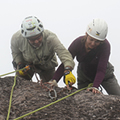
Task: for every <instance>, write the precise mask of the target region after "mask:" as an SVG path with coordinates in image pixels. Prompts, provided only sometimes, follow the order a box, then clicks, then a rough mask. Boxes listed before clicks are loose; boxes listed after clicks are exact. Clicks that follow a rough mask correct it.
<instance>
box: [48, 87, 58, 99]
mask: <svg viewBox="0 0 120 120" xmlns="http://www.w3.org/2000/svg"><path fill="white" fill-rule="evenodd" d="M48 95H49V97H50V98H51V99H52V100H53V101H55V100H56V99H57V92H56V90H55V89H51V90H49V93H48Z"/></svg>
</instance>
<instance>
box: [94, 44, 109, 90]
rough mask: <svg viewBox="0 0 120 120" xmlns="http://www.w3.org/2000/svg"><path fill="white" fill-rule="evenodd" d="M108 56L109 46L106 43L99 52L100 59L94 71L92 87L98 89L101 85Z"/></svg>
mask: <svg viewBox="0 0 120 120" xmlns="http://www.w3.org/2000/svg"><path fill="white" fill-rule="evenodd" d="M109 55H110V44H109V43H108V42H107V44H105V45H104V47H103V48H102V51H101V55H100V59H99V63H98V67H97V71H96V76H95V79H94V82H93V87H96V88H98V87H99V86H100V84H101V83H102V81H103V79H104V77H105V73H106V68H107V63H108V60H109Z"/></svg>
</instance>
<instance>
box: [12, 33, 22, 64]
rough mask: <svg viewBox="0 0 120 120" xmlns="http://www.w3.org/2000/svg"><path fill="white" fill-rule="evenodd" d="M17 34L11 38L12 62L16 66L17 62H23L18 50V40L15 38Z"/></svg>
mask: <svg viewBox="0 0 120 120" xmlns="http://www.w3.org/2000/svg"><path fill="white" fill-rule="evenodd" d="M17 36H18V33H16V34H14V35H13V36H12V38H11V51H12V57H13V60H14V61H15V62H16V63H17V64H18V63H19V62H23V56H22V52H21V51H20V50H19V40H20V38H18V37H17Z"/></svg>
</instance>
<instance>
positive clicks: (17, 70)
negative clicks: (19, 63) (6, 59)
mask: <svg viewBox="0 0 120 120" xmlns="http://www.w3.org/2000/svg"><path fill="white" fill-rule="evenodd" d="M24 69H25V68H22V69H19V70H24ZM19 70H16V71H13V72H9V73H6V74H3V75H0V77H2V76H6V75H9V74H12V73H15V72H18V71H19Z"/></svg>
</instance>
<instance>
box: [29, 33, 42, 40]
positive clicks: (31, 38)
mask: <svg viewBox="0 0 120 120" xmlns="http://www.w3.org/2000/svg"><path fill="white" fill-rule="evenodd" d="M41 36H42V34H39V35H37V36H34V37H30V38H27V39H28V40H29V41H35V40H39V39H40V38H41Z"/></svg>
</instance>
